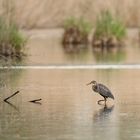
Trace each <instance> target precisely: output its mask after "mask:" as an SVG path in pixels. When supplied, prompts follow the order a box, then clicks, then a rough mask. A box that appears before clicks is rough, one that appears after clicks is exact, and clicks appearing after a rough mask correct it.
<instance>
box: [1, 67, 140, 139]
mask: <svg viewBox="0 0 140 140" xmlns="http://www.w3.org/2000/svg"><path fill="white" fill-rule="evenodd" d="M0 73H1V75H0V85H1V88H0V93H1V102H0V114H1V115H0V139H3V140H18V139H20V140H25V139H28V140H38V139H40V140H46V139H49V140H56V139H57V140H85V139H88V140H93V139H94V140H101V139H108V140H112V139H113V140H122V139H127V140H132V139H139V138H140V125H139V123H140V113H139V112H140V101H139V99H140V92H139V91H140V86H139V77H140V71H139V70H64V69H63V70H58V69H56V70H55V69H54V70H47V69H44V70H42V69H38V70H37V69H36V70H35V69H34V70H33V69H26V70H1V71H0ZM92 79H94V80H97V81H99V82H102V83H104V84H106V85H107V86H108V87H109V88H110V89H111V91H112V92H113V94H114V96H115V101H112V100H111V99H109V100H108V102H107V106H104V105H98V104H97V101H98V100H99V99H102V97H100V95H98V94H96V93H94V92H93V91H92V89H91V87H90V86H86V83H88V82H89V81H90V80H92ZM16 90H20V93H19V94H17V95H16V96H15V97H13V98H11V99H10V100H9V102H10V103H9V104H8V103H5V102H3V101H2V99H4V98H6V97H7V96H9V95H11V94H12V93H13V92H15V91H16ZM39 98H41V99H42V101H40V102H41V104H34V103H30V102H28V101H30V100H33V99H39Z"/></svg>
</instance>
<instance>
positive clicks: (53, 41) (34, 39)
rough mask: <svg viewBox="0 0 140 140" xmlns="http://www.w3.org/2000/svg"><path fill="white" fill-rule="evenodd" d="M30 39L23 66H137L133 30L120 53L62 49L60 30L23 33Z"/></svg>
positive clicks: (139, 46)
mask: <svg viewBox="0 0 140 140" xmlns="http://www.w3.org/2000/svg"><path fill="white" fill-rule="evenodd" d="M26 34H28V35H29V36H30V39H29V41H28V43H27V46H26V51H27V55H28V57H27V58H26V60H25V63H24V65H41V66H42V65H52V64H53V65H68V64H73V65H76V64H114V63H115V64H132V63H134V64H136V63H140V55H139V54H140V41H139V40H138V33H137V30H134V29H131V30H128V36H127V37H126V40H125V46H123V47H122V49H120V50H116V49H113V50H112V51H111V52H107V51H104V52H102V51H93V49H92V47H91V46H90V45H89V46H79V48H80V49H79V48H77V49H72V46H69V49H64V48H63V46H62V45H61V40H62V36H63V31H62V30H52V29H51V30H40V31H36V30H33V31H28V32H26Z"/></svg>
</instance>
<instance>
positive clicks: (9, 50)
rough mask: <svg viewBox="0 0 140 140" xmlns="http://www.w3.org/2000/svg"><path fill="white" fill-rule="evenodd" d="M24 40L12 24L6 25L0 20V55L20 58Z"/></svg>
mask: <svg viewBox="0 0 140 140" xmlns="http://www.w3.org/2000/svg"><path fill="white" fill-rule="evenodd" d="M25 43H26V39H25V38H24V37H23V36H22V34H21V33H20V31H19V29H18V26H17V25H16V24H14V23H10V24H7V23H6V21H5V20H4V19H2V18H0V55H3V56H12V57H14V56H15V57H21V56H22V54H23V53H22V50H23V46H24V45H25Z"/></svg>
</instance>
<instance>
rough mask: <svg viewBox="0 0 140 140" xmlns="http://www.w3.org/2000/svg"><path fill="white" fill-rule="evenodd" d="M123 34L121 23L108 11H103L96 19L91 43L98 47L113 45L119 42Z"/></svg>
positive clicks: (124, 30) (123, 29)
mask: <svg viewBox="0 0 140 140" xmlns="http://www.w3.org/2000/svg"><path fill="white" fill-rule="evenodd" d="M125 35H126V28H125V26H124V25H123V23H122V22H121V21H120V20H119V19H116V18H113V16H112V15H111V13H110V12H109V11H103V12H102V13H101V16H99V17H98V19H97V21H96V27H95V32H94V35H93V42H92V44H93V46H98V47H107V48H110V47H114V46H117V45H119V44H121V42H122V40H123V38H124V37H125Z"/></svg>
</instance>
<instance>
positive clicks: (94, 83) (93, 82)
mask: <svg viewBox="0 0 140 140" xmlns="http://www.w3.org/2000/svg"><path fill="white" fill-rule="evenodd" d="M90 84H92V85H95V86H96V85H97V82H96V81H94V80H93V81H91V82H90V83H88V84H87V85H90Z"/></svg>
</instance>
